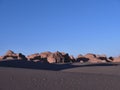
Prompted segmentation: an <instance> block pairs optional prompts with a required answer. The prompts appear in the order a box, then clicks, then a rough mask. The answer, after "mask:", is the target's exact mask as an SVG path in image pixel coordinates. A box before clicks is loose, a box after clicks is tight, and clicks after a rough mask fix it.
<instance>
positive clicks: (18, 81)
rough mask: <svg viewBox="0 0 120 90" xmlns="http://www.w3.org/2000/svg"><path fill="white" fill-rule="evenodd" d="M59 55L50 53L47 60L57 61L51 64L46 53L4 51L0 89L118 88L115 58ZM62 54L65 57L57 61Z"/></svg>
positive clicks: (118, 67)
mask: <svg viewBox="0 0 120 90" xmlns="http://www.w3.org/2000/svg"><path fill="white" fill-rule="evenodd" d="M59 54H60V52H59V53H57V54H55V56H54V57H53V56H52V58H51V61H55V60H57V61H55V62H52V63H51V62H48V61H47V60H48V58H46V57H48V56H49V55H48V53H47V55H46V54H45V53H42V55H43V56H42V57H44V58H42V60H41V58H40V57H39V54H32V55H31V56H30V55H29V56H27V57H26V56H25V55H23V54H17V53H14V52H13V51H11V50H9V51H7V53H6V54H5V55H3V56H1V57H2V59H1V61H0V90H119V88H120V85H119V81H120V62H119V59H117V61H116V62H115V61H114V58H112V59H110V58H107V57H105V56H104V58H103V57H102V60H104V62H103V61H102V62H100V58H99V59H98V58H96V57H98V56H96V55H95V54H94V55H93V54H87V55H85V56H81V55H79V56H78V57H79V60H78V57H77V59H76V58H74V57H73V56H72V59H71V58H69V59H68V57H70V56H69V54H67V55H66V54H65V53H64V54H63V55H64V56H62V55H61V54H60V55H59ZM65 55H66V56H67V58H66V59H67V60H65V61H61V62H60V60H64V58H65ZM3 57H4V58H3ZM28 57H29V59H28ZM35 57H36V58H35ZM50 57H51V55H50ZM86 57H87V61H86ZM99 57H100V56H99ZM30 58H32V59H30ZM56 58H57V59H56ZM60 58H62V59H60ZM73 58H74V60H73ZM52 59H53V60H52ZM92 59H94V60H93V62H92ZM44 60H45V61H44ZM71 60H72V61H71ZM76 60H77V61H76ZM81 60H82V62H81ZM84 60H85V61H84ZM105 60H106V61H105ZM98 61H99V62H98Z"/></svg>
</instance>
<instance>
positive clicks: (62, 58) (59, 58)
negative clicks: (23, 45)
mask: <svg viewBox="0 0 120 90" xmlns="http://www.w3.org/2000/svg"><path fill="white" fill-rule="evenodd" d="M0 60H26V61H31V62H40V63H74V62H78V63H86V62H88V63H106V62H120V56H119V57H109V58H107V56H106V55H96V54H92V53H88V54H86V55H81V54H79V55H78V56H77V57H76V58H75V57H74V56H72V55H69V54H68V53H65V52H59V51H56V52H50V51H47V52H41V53H35V54H31V55H28V56H25V55H23V54H22V53H14V52H13V51H12V50H8V51H7V52H6V54H5V55H3V56H0Z"/></svg>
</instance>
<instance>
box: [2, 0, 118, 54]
mask: <svg viewBox="0 0 120 90" xmlns="http://www.w3.org/2000/svg"><path fill="white" fill-rule="evenodd" d="M9 49H11V50H13V51H15V52H16V53H18V52H21V53H23V54H25V55H28V54H32V53H36V52H43V51H52V52H54V51H64V52H67V53H69V54H73V55H75V56H76V55H78V54H86V53H96V54H106V55H108V56H110V55H112V56H115V55H120V0H0V55H3V54H4V53H5V52H6V51H7V50H9Z"/></svg>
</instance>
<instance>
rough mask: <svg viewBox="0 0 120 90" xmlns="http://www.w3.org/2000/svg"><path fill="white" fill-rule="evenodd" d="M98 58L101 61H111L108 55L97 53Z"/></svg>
mask: <svg viewBox="0 0 120 90" xmlns="http://www.w3.org/2000/svg"><path fill="white" fill-rule="evenodd" d="M96 58H97V59H99V60H101V62H110V60H108V59H107V56H106V55H96Z"/></svg>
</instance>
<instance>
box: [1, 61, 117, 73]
mask: <svg viewBox="0 0 120 90" xmlns="http://www.w3.org/2000/svg"><path fill="white" fill-rule="evenodd" d="M117 65H119V64H116V63H97V64H79V63H77V64H74V63H73V64H71V63H67V64H49V63H40V62H32V61H25V60H6V61H0V67H13V68H26V69H40V70H52V71H59V70H64V69H70V68H76V67H93V66H117Z"/></svg>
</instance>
